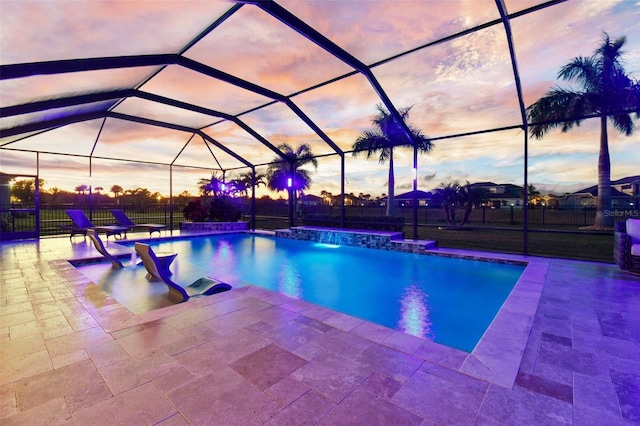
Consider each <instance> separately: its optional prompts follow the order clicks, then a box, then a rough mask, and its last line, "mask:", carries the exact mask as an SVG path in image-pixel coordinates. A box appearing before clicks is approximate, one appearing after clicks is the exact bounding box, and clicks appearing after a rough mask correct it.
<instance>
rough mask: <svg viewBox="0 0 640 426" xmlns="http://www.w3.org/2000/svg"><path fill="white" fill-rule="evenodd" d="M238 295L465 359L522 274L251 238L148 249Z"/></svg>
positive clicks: (509, 268) (462, 262)
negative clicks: (396, 335) (264, 292)
mask: <svg viewBox="0 0 640 426" xmlns="http://www.w3.org/2000/svg"><path fill="white" fill-rule="evenodd" d="M150 245H151V247H152V248H153V249H154V250H155V251H165V252H167V251H173V252H177V253H179V255H178V257H177V258H176V261H175V262H174V265H172V269H173V268H179V269H184V268H189V269H191V268H197V269H200V270H202V271H203V273H206V274H207V275H210V276H212V277H215V278H218V279H220V280H222V281H226V282H228V283H229V284H231V285H233V286H235V287H240V286H243V285H248V284H253V285H256V286H259V287H262V288H265V289H268V290H273V291H277V292H280V293H283V294H286V295H288V296H290V297H294V298H297V299H302V300H305V301H308V302H311V303H314V304H317V305H321V306H325V307H327V308H330V309H333V310H336V311H339V312H343V313H345V314H349V315H352V316H354V317H358V318H361V319H364V320H367V321H371V322H374V323H377V324H381V325H384V326H387V327H390V328H393V329H396V330H400V331H403V332H405V333H408V334H411V335H414V336H419V337H424V338H428V339H431V340H434V341H435V342H438V343H441V344H444V345H448V346H451V347H455V348H458V349H462V350H465V351H467V352H471V351H472V350H473V348H474V347H475V345H476V344H477V342H478V341H479V340H480V338H481V337H482V335H483V334H484V332H485V330H486V329H487V327H488V326H489V324H490V323H491V321H492V320H493V318H494V316H495V315H496V313H497V312H498V310H499V309H500V307H501V306H502V304H503V302H504V301H505V300H506V298H507V296H508V295H509V293H510V292H511V290H512V289H513V287H514V285H515V283H516V282H517V280H518V278H519V277H520V275H521V273H522V271H523V270H524V266H521V265H511V264H499V263H490V262H483V261H475V260H467V259H456V258H447V257H440V256H425V255H418V254H412V253H400V252H392V251H384V250H374V249H364V248H358V247H347V246H328V245H323V244H319V243H314V242H309V241H298V240H290V239H283V238H275V237H268V236H260V235H251V234H223V235H215V236H208V237H197V238H188V239H178V240H164V241H157V242H153V241H152V242H151V243H150Z"/></svg>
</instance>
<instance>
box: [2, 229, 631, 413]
mask: <svg viewBox="0 0 640 426" xmlns="http://www.w3.org/2000/svg"><path fill="white" fill-rule="evenodd" d="M168 234H169V231H164V232H163V235H168ZM173 235H179V232H176V231H173ZM183 235H184V233H183ZM135 237H148V235H147V234H146V233H140V234H135V233H132V234H130V235H129V239H133V238H135ZM110 241H111V242H113V239H110ZM110 244H111V243H110ZM434 252H437V253H439V254H445V255H450V256H472V257H474V256H475V257H480V258H491V259H494V260H497V261H525V262H528V263H529V265H528V266H527V268H526V270H525V272H524V274H523V276H522V277H521V279H520V280H519V281H518V284H517V285H516V287H515V288H514V291H513V292H512V293H511V295H510V297H509V299H508V300H507V302H505V304H504V306H503V307H502V309H501V311H500V313H499V314H498V316H497V317H496V319H495V320H494V322H493V323H492V325H491V327H490V328H489V330H488V331H487V333H486V334H485V336H484V337H483V339H482V340H481V341H480V343H479V344H478V346H477V347H476V349H475V350H474V351H473V352H472V353H471V354H467V353H465V352H462V351H458V350H456V349H452V348H449V347H446V346H442V345H439V344H436V343H433V342H430V341H427V340H423V339H419V338H416V337H413V336H409V335H406V334H404V333H401V332H398V331H394V330H391V329H388V328H385V327H381V326H379V325H375V324H372V323H368V322H365V321H362V320H359V319H357V318H354V317H350V316H348V315H344V314H341V313H336V312H334V311H331V310H328V309H325V308H322V307H318V306H315V305H312V304H310V303H306V302H302V301H299V300H295V299H291V298H288V297H286V296H282V295H279V294H277V293H273V292H269V291H266V290H262V289H260V288H258V287H254V286H248V287H242V288H236V289H233V290H231V291H229V292H226V293H221V294H218V295H214V296H209V297H203V298H198V299H193V300H190V301H189V302H187V303H183V304H178V305H173V306H168V307H165V308H162V309H157V310H154V311H150V312H146V313H141V314H135V313H133V312H131V311H130V310H128V309H127V308H126V307H124V306H123V305H121V304H120V303H118V302H117V301H116V300H115V299H113V298H112V297H110V296H109V295H108V294H107V293H105V292H104V291H103V290H102V289H101V288H100V287H98V286H97V285H96V284H94V283H92V282H91V280H90V279H89V278H87V277H86V276H84V275H83V274H81V273H80V272H78V271H77V270H76V269H75V268H74V267H73V266H71V265H70V264H69V262H68V261H67V260H68V259H72V258H84V257H87V256H99V255H98V254H97V252H96V251H95V249H94V248H93V247H92V246H91V245H89V244H88V243H86V242H84V241H83V240H82V238H81V237H75V238H74V240H73V242H70V241H69V239H68V238H49V239H42V240H40V241H20V242H3V243H1V244H0V255H1V265H2V267H1V272H2V276H1V278H0V423H2V425H3V426H5V425H13V424H20V425H25V424H29V425H38V424H48V425H51V424H76V425H89V424H90V425H100V424H105V425H106V424H136V425H144V424H149V425H152V424H162V425H181V424H183V425H187V424H195V425H200V424H220V425H223V424H224V425H233V424H238V425H252V424H273V425H282V424H296V425H298V424H326V425H329V424H330V425H334V424H344V425H353V424H366V425H376V424H379V425H405V424H406V425H435V424H456V425H458V424H469V425H474V424H477V425H500V424H507V425H524V424H527V425H528V424H531V425H558V424H576V425H603V424H606V425H629V424H640V277H639V276H634V275H630V274H627V273H625V272H622V271H620V270H619V269H618V268H617V267H616V266H615V265H612V264H603V263H593V262H582V261H573V260H564V259H554V258H536V257H523V256H517V255H504V254H497V253H479V252H469V251H463V250H453V249H443V248H439V249H435V250H434Z"/></svg>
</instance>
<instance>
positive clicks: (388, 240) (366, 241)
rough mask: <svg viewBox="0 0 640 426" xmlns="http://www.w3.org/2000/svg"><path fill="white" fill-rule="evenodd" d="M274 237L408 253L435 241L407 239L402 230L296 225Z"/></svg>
mask: <svg viewBox="0 0 640 426" xmlns="http://www.w3.org/2000/svg"><path fill="white" fill-rule="evenodd" d="M275 235H276V237H280V238H290V239H294V240H306V241H316V242H319V243H324V244H335V245H343V246H355V247H364V248H374V249H381V250H393V251H402V252H408V253H426V252H427V251H428V250H431V249H434V248H435V247H436V246H437V244H436V242H435V241H426V240H407V239H405V238H404V234H403V233H402V232H390V231H368V230H357V229H334V228H321V227H315V226H296V227H293V228H291V229H278V230H276V231H275Z"/></svg>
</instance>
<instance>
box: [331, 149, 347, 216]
mask: <svg viewBox="0 0 640 426" xmlns="http://www.w3.org/2000/svg"><path fill="white" fill-rule="evenodd" d="M329 216H331V215H329ZM344 217H345V206H344V152H343V153H342V154H340V228H344V220H345V218H344Z"/></svg>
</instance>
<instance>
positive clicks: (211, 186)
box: [198, 172, 224, 197]
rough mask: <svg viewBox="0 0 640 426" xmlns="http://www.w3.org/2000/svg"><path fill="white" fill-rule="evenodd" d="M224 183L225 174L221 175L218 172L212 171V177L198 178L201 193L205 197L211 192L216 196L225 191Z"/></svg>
mask: <svg viewBox="0 0 640 426" xmlns="http://www.w3.org/2000/svg"><path fill="white" fill-rule="evenodd" d="M222 184H224V175H222V176H220V175H218V174H217V173H216V172H213V173H211V177H210V178H200V179H198V189H199V190H200V194H201V195H202V196H205V197H206V196H207V195H211V194H212V195H213V196H214V197H215V196H216V195H218V194H220V193H221V192H223V191H222Z"/></svg>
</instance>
